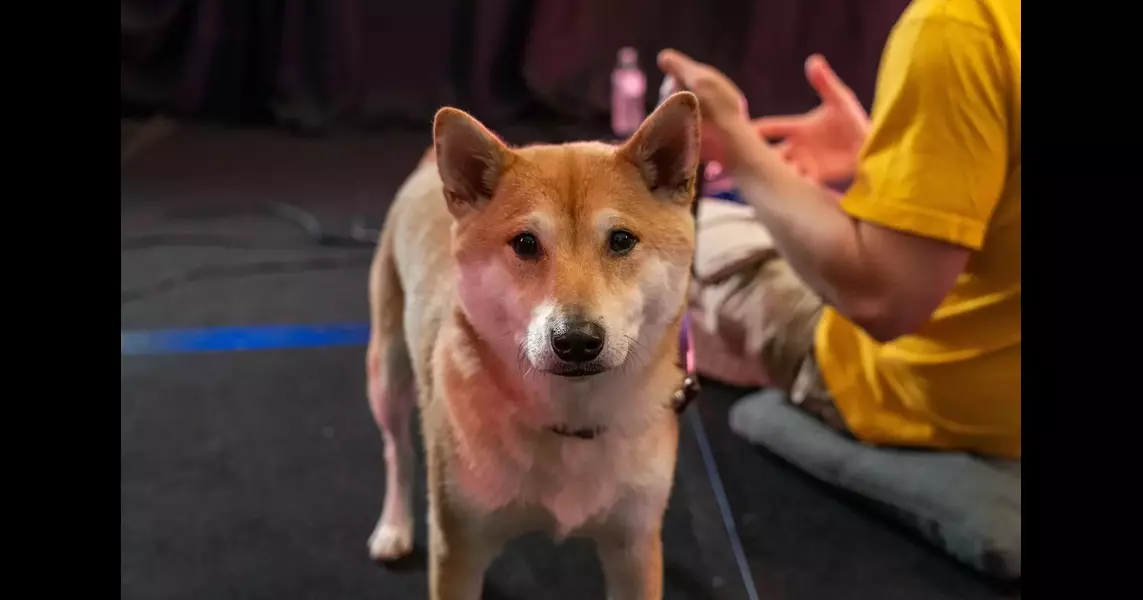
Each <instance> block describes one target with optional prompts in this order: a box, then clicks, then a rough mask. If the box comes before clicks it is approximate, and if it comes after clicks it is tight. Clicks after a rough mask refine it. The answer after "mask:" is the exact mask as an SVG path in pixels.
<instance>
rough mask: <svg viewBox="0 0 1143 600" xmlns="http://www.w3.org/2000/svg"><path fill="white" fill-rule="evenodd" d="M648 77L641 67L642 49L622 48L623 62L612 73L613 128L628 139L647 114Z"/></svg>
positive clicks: (618, 134)
mask: <svg viewBox="0 0 1143 600" xmlns="http://www.w3.org/2000/svg"><path fill="white" fill-rule="evenodd" d="M646 96H647V76H646V75H644V74H643V71H641V70H639V52H638V51H637V50H635V49H634V48H632V47H630V46H628V47H624V48H621V49H620V50H619V62H618V64H617V65H616V66H615V70H614V71H612V72H611V130H612V132H614V133H615V135H616V136H618V137H620V138H626V137H627V136H629V135H631V134H633V133H635V130H636V129H639V125H641V124H642V123H643V119H645V118H646V117H647V105H646Z"/></svg>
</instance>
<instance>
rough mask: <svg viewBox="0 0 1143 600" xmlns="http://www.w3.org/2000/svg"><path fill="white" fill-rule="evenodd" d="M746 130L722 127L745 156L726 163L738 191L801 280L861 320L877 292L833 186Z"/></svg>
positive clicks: (873, 276)
mask: <svg viewBox="0 0 1143 600" xmlns="http://www.w3.org/2000/svg"><path fill="white" fill-rule="evenodd" d="M751 134H752V132H751V131H750V130H749V129H745V128H743V129H742V130H739V131H736V132H733V133H728V137H731V139H732V140H733V141H732V143H734V144H736V145H738V146H739V149H740V150H741V152H739V153H737V154H738V155H739V156H745V157H749V158H747V159H745V160H743V161H742V162H741V164H736V165H731V166H730V168H731V169H732V172H733V175H734V178H735V180H736V182H737V184H738V187H739V189H740V191H741V194H742V196H743V197H744V198H745V199H746V200H747V201H748V202H749V203H750V205H751V206H753V207H754V210H755V214H756V215H757V218H758V220H759V221H761V223H762V225H764V226H765V227H766V229H767V230H768V231H769V232H770V235H771V237H772V238H773V239H774V243H775V245H776V246H777V249H778V251H779V253H780V254H781V255H782V257H783V258H784V259H786V260H787V261H789V263H790V266H792V267H793V269H794V271H795V272H797V273H798V275H800V276H801V277H802V279H803V280H804V281H805V282H806V284H807V285H809V286H810V288H812V289H813V290H814V291H815V292H817V293H818V294H819V295H820V296H821V297H822V299H823V300H824V301H825V302H826V303H828V304H830V305H832V306H834V307H835V308H837V309H838V311H840V312H841V313H842V314H843V315H845V316H846V317H847V318H849V319H851V320H853V321H854V322H856V323H858V324H862V325H863V326H864V323H868V322H869V321H870V315H873V314H876V313H877V312H878V311H879V310H880V307H879V306H878V303H879V301H880V295H879V293H878V292H879V290H878V285H879V284H878V278H877V277H876V274H875V273H874V272H873V269H871V263H870V261H869V260H867V257H866V256H865V255H864V252H863V247H862V244H861V237H860V231H859V227H858V224H857V222H856V221H855V220H854V219H853V218H851V217H850V216H849V215H848V214H846V213H845V212H844V211H843V210H842V209H841V207H840V205H839V204H838V202H837V195H836V193H835V192H833V190H830V189H828V188H825V187H823V186H819V185H817V184H816V183H814V182H812V181H809V180H807V179H804V178H802V177H800V176H798V175H797V174H796V173H795V172H794V171H793V170H792V169H791V168H789V167H788V166H787V165H786V164H785V163H784V162H783V161H782V160H781V157H779V156H778V154H777V153H776V152H775V151H773V150H772V149H770V148H769V147H768V146H766V145H765V143H764V142H762V141H761V140H759V139H758V138H757V137H755V136H752V135H751ZM874 328H875V327H874ZM875 335H876V334H875Z"/></svg>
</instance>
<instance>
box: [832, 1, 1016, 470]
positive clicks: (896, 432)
mask: <svg viewBox="0 0 1143 600" xmlns="http://www.w3.org/2000/svg"><path fill="white" fill-rule="evenodd" d="M842 207H843V208H844V210H846V211H847V212H848V213H849V214H851V215H853V216H854V217H855V218H858V219H861V220H864V221H868V222H872V223H877V224H879V225H882V226H885V227H889V228H893V229H897V230H901V231H907V232H910V233H913V234H916V235H920V236H925V237H928V238H936V239H940V240H944V241H948V242H951V243H954V244H957V245H960V246H964V247H967V248H970V249H972V250H973V251H974V253H973V256H972V258H971V259H970V261H969V263H968V267H967V269H966V270H965V272H964V273H963V274H962V275H960V276H959V277H958V279H957V281H956V285H955V287H953V289H952V292H951V293H949V295H948V297H946V298H945V299H944V301H943V302H942V303H941V305H940V307H939V308H937V310H936V312H934V313H933V315H932V317H931V319H930V320H929V322H928V323H927V324H926V325H924V326H923V327H922V328H921V329H920V330H919V331H917V332H916V333H914V334H912V335H908V336H904V337H901V338H899V339H896V340H893V341H892V342H889V343H886V344H880V343H878V342H877V341H876V340H874V339H872V338H870V337H869V336H868V335H866V333H865V332H864V331H863V330H861V329H860V328H858V327H857V326H855V325H853V324H852V323H850V322H849V321H848V320H846V319H845V318H844V317H843V316H841V315H840V314H838V313H837V311H835V310H833V309H832V308H827V309H826V311H825V313H824V315H823V317H822V320H821V322H820V324H819V325H818V328H817V331H816V334H815V350H816V356H817V359H818V362H819V365H820V368H821V371H822V375H823V377H824V379H825V382H826V385H827V386H828V387H829V390H830V392H831V393H832V394H833V396H834V398H835V401H836V403H837V407H838V410H839V411H840V412H841V413H842V415H843V417H844V418H845V421H846V423H847V425H848V426H849V428H850V429H851V431H852V432H853V433H854V435H855V436H857V437H858V438H859V439H861V440H864V441H866V442H869V443H873V444H884V445H899V446H915V447H930V448H943V449H957V450H965V451H970V452H979V453H983V454H991V455H999V456H1006V457H1013V458H1015V457H1019V456H1020V2H1019V0H914V2H913V3H912V4H910V5H909V7H908V8H907V9H906V10H905V13H904V14H903V15H902V16H901V19H900V20H899V21H898V22H897V24H896V26H895V27H894V28H893V31H892V33H891V34H890V37H889V41H888V43H887V45H886V48H885V52H884V54H883V55H882V58H881V67H880V71H879V72H878V78H877V88H876V95H875V97H874V105H873V113H872V129H871V131H870V135H869V139H868V140H867V141H866V144H865V147H864V148H863V149H862V152H861V158H860V162H859V165H858V172H857V175H856V178H855V180H854V183H853V185H852V187H851V188H850V190H849V191H848V192H847V193H846V195H845V196H844V198H843V199H842Z"/></svg>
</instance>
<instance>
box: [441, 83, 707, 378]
mask: <svg viewBox="0 0 1143 600" xmlns="http://www.w3.org/2000/svg"><path fill="white" fill-rule="evenodd" d="M699 125H700V122H699V105H698V100H697V99H696V98H695V96H694V95H692V94H690V93H688V92H680V93H677V94H675V95H674V96H672V97H671V98H669V99H668V100H667V101H666V102H664V103H663V104H662V105H660V106H659V108H658V109H657V110H655V112H654V113H652V114H651V116H649V117H648V118H647V119H646V121H645V122H644V123H643V125H642V127H640V129H639V130H638V131H637V132H636V133H635V134H634V135H633V136H632V137H631V138H630V140H629V141H627V142H626V143H625V144H623V145H622V146H610V145H607V144H602V143H592V142H582V143H571V144H564V145H549V146H533V147H526V148H520V149H512V148H509V147H508V146H507V145H505V144H504V143H503V142H501V141H500V140H499V139H498V138H497V137H496V136H495V135H494V134H493V133H491V132H490V131H488V129H486V128H485V127H484V126H483V125H481V124H480V123H479V122H477V121H476V120H475V119H474V118H472V117H471V116H469V115H467V114H465V113H464V112H462V111H459V110H456V109H451V108H445V109H441V111H440V112H438V113H437V115H436V120H435V122H434V126H433V134H434V139H435V148H436V154H437V161H438V168H439V170H440V175H441V179H442V180H443V182H444V195H445V198H446V200H447V202H448V208H449V211H450V212H451V213H452V215H453V218H454V225H453V242H452V243H453V248H452V249H453V254H454V256H455V258H456V263H457V266H458V269H459V278H460V284H459V285H460V289H459V296H460V299H461V303H462V305H463V309H464V310H465V313H466V315H467V316H468V318H469V319H470V320H471V321H472V323H473V326H474V327H475V328H476V329H477V331H478V332H479V333H480V334H481V335H483V336H485V337H487V338H489V339H490V341H493V342H494V343H497V344H498V345H501V347H508V346H506V345H505V344H507V343H509V341H510V343H511V344H512V345H514V347H515V348H516V349H518V350H519V357H520V358H521V360H524V361H526V363H527V364H526V365H525V366H526V367H527V369H528V370H529V371H533V372H541V373H549V374H552V375H559V376H564V377H586V376H590V375H595V374H598V373H603V372H605V371H608V370H611V369H615V368H617V367H620V366H622V365H624V364H625V363H626V362H627V361H629V360H636V357H637V356H639V355H640V353H648V352H654V351H656V350H657V349H658V347H659V344H660V342H661V340H662V336H663V335H664V333H665V332H667V331H668V326H669V325H670V324H672V323H676V322H677V319H678V318H679V316H680V315H681V313H682V311H683V310H684V306H685V302H686V289H687V282H688V276H689V272H690V266H691V261H692V257H693V255H694V221H693V218H692V216H691V210H690V208H691V203H692V202H693V199H694V186H695V177H696V176H697V171H698V161H699V142H700V139H699V135H700V134H699ZM641 358H642V359H643V360H650V358H651V357H648V356H645V355H644V356H642V357H641Z"/></svg>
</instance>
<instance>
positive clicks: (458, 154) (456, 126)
mask: <svg viewBox="0 0 1143 600" xmlns="http://www.w3.org/2000/svg"><path fill="white" fill-rule="evenodd" d="M433 148H434V149H435V150H436V154H437V169H438V170H439V171H440V175H441V180H442V182H443V183H444V194H445V199H446V200H447V202H448V209H449V212H451V213H452V215H453V216H454V217H461V216H463V215H466V214H468V213H470V212H471V211H473V210H477V209H480V208H482V207H483V206H484V205H485V204H486V203H487V202H488V201H489V200H491V199H492V194H493V192H495V191H496V184H497V183H498V182H499V180H500V176H501V175H503V174H504V171H505V169H507V168H508V165H509V163H510V161H511V158H512V151H511V150H509V149H508V146H507V145H505V144H504V142H502V141H500V138H498V137H496V134H494V133H492V132H491V131H489V130H488V128H486V127H485V126H484V125H483V124H482V123H481V122H480V121H477V120H476V119H475V118H473V117H472V116H471V115H469V114H468V113H466V112H464V111H462V110H457V109H455V108H442V109H440V110H439V111H437V114H436V117H435V118H434V119H433Z"/></svg>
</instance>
